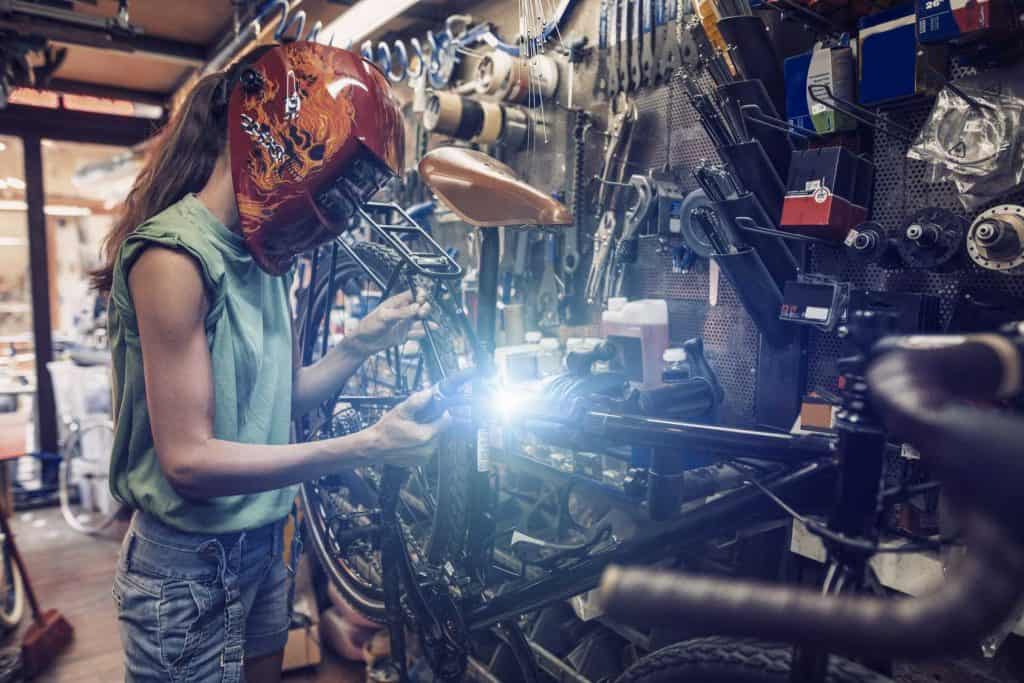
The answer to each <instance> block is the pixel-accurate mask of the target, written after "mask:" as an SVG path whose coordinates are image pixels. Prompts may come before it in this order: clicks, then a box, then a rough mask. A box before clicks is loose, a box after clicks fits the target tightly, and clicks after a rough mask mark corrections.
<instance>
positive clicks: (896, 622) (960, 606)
mask: <svg viewBox="0 0 1024 683" xmlns="http://www.w3.org/2000/svg"><path fill="white" fill-rule="evenodd" d="M1022 331H1024V330H1022V329H1021V327H1020V326H1017V325H1014V326H1011V327H1010V328H1008V329H1006V330H1004V331H1003V333H1002V334H1001V335H997V334H974V335H966V336H960V335H957V336H952V335H951V336H941V335H930V336H927V337H920V336H918V337H891V338H886V339H883V340H882V341H881V342H879V343H878V344H877V345H875V346H874V347H873V348H872V349H871V352H870V355H871V357H870V361H871V363H870V366H867V363H866V362H862V363H861V364H860V365H861V366H862V367H864V366H867V367H866V372H865V373H864V374H863V375H862V376H861V377H860V378H859V381H860V383H861V387H860V388H861V391H858V390H857V388H853V391H854V392H856V393H858V394H859V395H860V396H861V397H862V398H866V396H865V391H863V390H864V389H866V388H867V387H868V386H870V388H871V396H870V398H871V402H872V404H873V406H874V408H873V409H872V408H870V407H869V408H867V410H865V411H864V412H863V414H864V415H869V416H874V415H877V417H884V418H885V423H886V426H888V427H890V428H892V429H893V430H894V431H895V432H896V433H898V434H900V435H901V436H903V437H904V438H906V439H907V440H908V441H909V442H910V443H912V444H914V445H916V446H918V447H919V448H920V450H921V453H922V455H923V457H925V458H930V459H931V460H932V461H933V463H934V464H935V466H936V468H937V471H938V473H939V475H940V477H941V478H942V480H943V481H944V482H945V483H946V484H947V485H949V491H950V494H951V495H952V496H954V497H955V499H956V501H957V503H959V505H960V506H961V515H962V519H963V527H964V538H963V542H964V543H965V544H966V545H968V548H969V554H967V555H966V556H965V557H964V558H963V559H962V562H961V563H960V566H959V568H958V571H956V572H955V573H954V574H953V575H952V576H951V577H950V578H949V580H948V581H946V582H945V583H944V584H943V586H942V587H941V588H939V589H938V590H936V591H935V592H934V593H932V594H931V595H929V596H926V597H922V598H914V599H909V600H903V601H897V600H891V599H889V600H883V599H880V598H877V597H868V596H863V595H859V596H851V595H842V594H841V593H847V592H848V591H844V590H841V589H842V586H840V585H839V583H838V582H835V583H833V584H831V585H829V584H826V587H825V588H826V590H824V591H822V592H821V593H811V592H809V591H802V590H800V589H797V588H794V587H791V586H786V587H783V586H771V585H755V584H749V583H741V582H728V581H723V580H721V579H714V578H704V577H696V576H690V575H686V574H678V573H670V572H662V573H658V572H651V571H648V570H641V569H622V568H611V569H609V570H608V571H607V573H606V574H605V577H604V580H603V583H602V594H603V597H604V601H605V604H606V605H607V606H608V608H609V610H610V612H611V613H612V614H614V615H616V616H617V617H619V618H622V619H624V620H626V621H627V622H638V621H643V623H650V622H651V621H652V620H653V621H655V622H657V621H659V620H664V619H671V618H678V617H679V616H680V615H684V614H685V615H687V618H688V619H692V620H694V621H695V623H698V624H701V625H702V626H705V627H706V628H708V629H709V630H710V631H712V632H715V633H719V634H729V635H742V636H754V637H760V638H772V639H773V640H781V641H783V642H792V643H797V644H798V647H797V649H796V653H795V655H794V656H793V658H792V660H793V670H794V671H795V672H798V673H799V676H793V677H791V678H790V680H823V679H824V677H825V672H826V669H827V667H829V664H830V662H829V660H830V654H829V653H830V652H844V653H846V654H851V655H854V656H860V657H869V658H872V659H877V658H879V657H928V656H938V655H943V654H946V653H948V652H950V651H956V650H957V649H959V648H962V647H964V646H966V645H972V644H978V643H979V642H980V641H982V640H983V639H984V638H986V637H988V636H990V635H991V634H992V633H993V632H996V631H997V630H998V629H1000V628H1001V627H1003V628H1004V629H1006V628H1008V625H1007V621H1008V620H1010V619H1014V620H1015V617H1016V616H1017V615H1016V608H1017V606H1018V605H1019V604H1020V603H1021V599H1022V597H1024V585H1022V584H1021V583H1020V576H1021V575H1022V572H1024V530H1022V528H1021V525H1020V520H1019V515H1018V513H1019V496H1018V495H1017V491H1019V485H1020V483H1021V482H1022V481H1024V464H1022V462H1021V458H1020V444H1021V443H1022V441H1021V438H1022V437H1024V421H1022V420H1021V419H1020V418H1019V417H1018V416H1015V415H1013V414H1012V413H1006V412H1001V411H998V410H993V409H991V408H988V409H986V408H982V407H979V406H977V405H972V404H969V403H967V401H991V400H994V399H1009V398H1013V397H1014V396H1016V395H1018V394H1020V393H1021V390H1022V388H1024V373H1022V369H1021V368H1022V367H1024V337H1022V335H1021V333H1022ZM867 360H869V359H867V358H865V359H862V361H867ZM866 427H867V429H869V430H870V431H872V432H874V435H873V436H875V435H877V434H879V433H883V432H881V427H882V425H881V423H879V422H876V421H875V420H874V419H871V421H870V422H869V424H868V425H866ZM868 452H870V451H868ZM967 453H970V457H966V454H967ZM844 469H845V470H848V471H850V472H853V471H854V466H853V464H852V463H847V464H846V466H845V467H844ZM863 483H864V484H865V486H869V485H870V482H868V481H866V480H865V481H864V482H863ZM875 489H876V493H877V479H875ZM865 492H867V491H866V490H865ZM867 500H870V501H871V502H870V503H868V504H866V505H862V511H864V512H868V513H870V512H872V504H873V502H874V501H875V500H877V498H869V499H867ZM778 503H779V504H780V505H785V503H783V502H782V501H781V500H780V501H778ZM791 514H793V515H794V516H797V517H799V514H798V513H796V512H795V511H791ZM858 526H859V527H860V528H859V529H855V528H848V529H847V530H846V532H845V533H844V532H838V533H837V527H838V525H837V524H836V523H835V520H830V523H829V525H828V527H826V528H821V529H819V532H821V533H822V535H823V536H824V538H825V539H826V544H827V545H828V546H829V549H830V554H831V555H832V556H833V557H834V558H837V556H838V557H841V555H840V553H841V552H844V550H845V552H846V553H849V552H851V550H850V549H851V546H854V547H855V543H854V541H855V540H856V539H854V538H853V537H852V536H849V535H846V534H847V533H850V532H852V531H855V530H857V531H859V532H860V533H859V537H860V539H864V540H861V541H860V542H861V543H862V544H865V547H860V548H859V549H856V552H857V554H858V556H859V557H858V559H857V560H855V561H850V560H849V559H847V560H845V561H844V560H841V559H840V560H838V561H839V562H840V565H839V566H846V567H847V568H849V567H851V566H853V567H856V568H858V569H859V570H860V571H861V572H864V573H865V574H866V572H865V567H866V559H867V557H868V556H869V555H870V554H871V553H872V552H878V551H886V550H889V551H894V550H895V551H900V550H902V549H903V548H904V547H907V546H900V547H890V548H882V547H880V546H879V545H878V544H877V537H876V538H875V539H872V538H871V537H870V536H867V535H866V533H865V531H870V528H871V526H872V525H871V524H865V523H863V522H862V523H861V524H860V525H858ZM872 543H873V544H874V545H871V544H872ZM908 549H910V548H909V547H908ZM856 578H857V579H859V580H855V581H854V585H853V588H854V589H855V591H856V589H857V588H858V587H860V588H863V587H864V584H865V582H864V579H865V578H866V576H865V575H862V576H861V577H856ZM1004 632H1005V630H1004ZM690 649H692V644H690V645H688V644H685V643H684V644H682V645H681V646H673V648H669V649H667V650H666V651H663V652H661V653H658V654H656V655H655V656H654V659H655V660H661V665H660V666H658V667H651V666H650V663H646V664H642V665H640V666H638V669H637V670H636V671H634V672H632V674H630V672H627V674H628V675H627V676H625V677H624V679H623V680H625V681H645V682H646V683H651V682H653V681H659V680H677V679H669V678H664V677H661V675H660V674H659V673H658V671H657V670H660V671H666V670H671V671H672V672H673V675H678V674H679V673H680V669H679V668H678V667H673V666H671V664H666V661H665V660H673V661H674V660H678V661H679V662H680V663H682V662H684V661H686V656H685V655H686V651H687V650H690ZM833 659H834V658H833ZM703 667H704V670H705V672H711V671H717V672H718V673H719V674H722V673H724V672H728V671H731V672H732V673H736V672H737V671H740V670H741V668H740V667H739V666H736V665H735V663H733V664H732V665H730V664H729V663H728V661H727V659H725V658H723V657H718V659H717V661H713V662H712V661H710V660H709V659H705V661H704V662H703ZM765 680H768V678H767V677H765Z"/></svg>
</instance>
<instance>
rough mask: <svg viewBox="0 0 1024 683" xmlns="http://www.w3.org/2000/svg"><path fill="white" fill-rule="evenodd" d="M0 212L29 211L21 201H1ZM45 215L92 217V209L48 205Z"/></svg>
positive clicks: (44, 209)
mask: <svg viewBox="0 0 1024 683" xmlns="http://www.w3.org/2000/svg"><path fill="white" fill-rule="evenodd" d="M0 211H28V204H26V203H25V202H23V201H21V200H20V199H0ZM43 213H45V214H46V215H47V216H62V217H74V216H91V215H92V209H90V208H89V207H87V206H72V205H69V204H47V205H46V206H44V207H43Z"/></svg>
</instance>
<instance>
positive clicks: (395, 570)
mask: <svg viewBox="0 0 1024 683" xmlns="http://www.w3.org/2000/svg"><path fill="white" fill-rule="evenodd" d="M371 209H372V210H379V211H385V210H386V211H392V210H398V211H399V212H400V213H401V215H402V217H403V218H404V219H405V220H406V221H408V223H409V224H408V225H406V224H403V225H397V224H396V225H393V224H389V223H384V224H381V223H378V222H377V221H375V220H374V219H373V217H372V216H371V215H370V213H369V212H366V211H364V212H363V217H364V218H365V219H366V220H367V221H368V222H369V223H370V225H371V227H372V228H373V229H374V231H375V233H376V234H378V235H379V236H380V237H381V238H382V239H383V240H384V241H385V242H386V243H388V244H389V245H390V246H392V247H393V248H395V249H396V251H398V253H399V255H400V257H401V258H402V263H401V264H400V266H399V267H398V268H396V269H395V272H394V273H392V274H391V276H390V278H389V280H387V281H385V280H384V279H383V278H382V277H381V276H380V275H378V274H376V273H374V272H373V270H372V269H371V268H370V267H369V266H368V265H367V264H366V263H365V262H363V261H362V260H361V259H360V258H359V257H358V255H357V254H356V253H355V252H354V251H353V250H352V249H351V247H350V246H349V245H348V244H347V243H346V242H345V241H344V240H343V239H339V240H338V241H337V243H336V244H337V245H340V246H341V247H342V248H344V249H345V250H346V251H348V253H349V255H350V256H351V257H352V258H353V260H354V261H355V262H356V263H357V264H358V265H359V266H360V267H361V268H362V270H364V271H365V272H366V273H367V274H368V275H369V276H370V277H371V278H372V279H373V280H374V281H375V282H376V284H377V285H378V286H379V287H380V288H381V290H382V296H383V297H385V298H386V297H387V296H388V295H389V294H390V292H391V291H393V289H394V288H395V286H396V285H397V284H398V283H399V282H403V283H404V284H406V285H407V286H409V287H410V288H414V281H413V277H414V275H420V276H424V277H427V278H430V279H431V280H433V281H434V282H435V284H436V285H440V283H441V282H443V281H455V280H457V278H458V277H459V276H461V269H458V271H457V273H456V270H454V269H452V268H450V265H449V264H447V262H446V261H444V259H441V260H440V261H437V263H438V264H439V265H438V266H437V269H436V270H435V269H432V267H430V264H427V267H425V266H424V263H422V262H419V261H417V259H422V258H423V257H425V256H429V258H430V259H440V258H441V257H440V256H438V254H444V251H443V249H441V247H440V245H438V244H437V243H436V242H435V241H434V240H433V238H432V237H430V236H429V234H427V233H426V232H425V231H424V230H423V229H422V228H420V227H419V226H418V225H416V224H415V221H413V220H412V219H411V218H409V216H408V214H406V213H405V212H404V211H402V210H401V209H400V208H399V207H397V206H395V205H376V206H374V207H371ZM410 233H416V234H419V235H421V236H425V237H426V239H427V240H428V243H429V244H430V245H432V249H434V252H433V253H432V254H429V255H425V254H422V253H417V252H413V251H412V250H411V249H409V248H408V247H407V246H406V245H405V243H404V242H403V241H402V239H400V238H401V236H402V235H406V234H410ZM497 246H498V245H497V234H496V233H495V232H494V231H493V230H485V231H484V234H483V239H482V243H481V263H480V276H481V281H480V290H479V291H480V295H479V299H478V316H477V322H478V325H477V334H474V330H473V329H472V326H470V325H468V323H467V322H466V319H465V316H464V315H463V314H462V310H461V306H460V307H459V308H460V310H458V311H456V312H455V313H456V315H455V316H454V317H455V318H456V319H457V320H459V321H460V324H462V325H463V327H464V330H463V332H464V333H465V334H466V335H467V338H468V339H469V340H470V347H471V352H472V354H473V356H474V360H475V362H476V364H477V365H478V366H482V367H490V365H491V355H492V353H493V349H494V322H495V315H496V305H497V301H496V288H497V282H496V275H497V256H498V252H497ZM336 249H337V246H335V247H334V250H335V253H334V254H333V255H332V281H331V283H330V287H331V290H330V291H332V292H333V291H334V286H335V285H334V282H333V262H334V261H335V258H336ZM444 257H445V258H446V259H447V260H448V261H451V259H450V257H448V256H447V254H444ZM317 260H318V253H317V254H316V255H314V259H313V270H314V272H313V274H312V277H311V283H315V282H316V273H315V270H316V268H317ZM451 262H452V263H454V261H451ZM431 263H434V261H431ZM455 268H458V266H457V264H455ZM312 300H313V296H309V306H310V307H312ZM331 300H333V297H331V298H329V299H328V301H331ZM311 317H312V316H311V315H310V316H309V318H307V320H309V319H310V318H311ZM310 324H311V325H312V324H313V323H312V322H311V323H310ZM314 329H315V328H314ZM424 329H425V332H426V343H427V346H428V347H429V348H430V350H431V352H432V353H434V354H435V359H436V357H437V356H436V354H437V351H436V348H435V346H434V340H433V337H432V335H431V333H430V328H429V326H428V325H426V323H424ZM309 332H311V330H307V333H309ZM324 348H326V337H325V338H324ZM305 360H306V362H308V360H309V358H308V355H307V356H306V357H305ZM398 362H399V363H400V362H401V359H400V358H399V359H398ZM438 365H439V366H440V362H438ZM847 374H849V375H850V376H851V378H852V379H853V380H857V381H861V380H862V378H861V377H859V376H858V375H857V373H856V372H855V371H854V370H849V371H848V372H847ZM858 386H859V385H858ZM396 388H398V389H401V387H396ZM403 398H404V396H393V397H373V396H365V395H351V396H349V395H338V396H337V397H336V401H335V402H336V403H337V402H344V403H349V404H351V405H353V406H366V405H379V406H381V407H391V406H393V405H394V404H396V403H397V402H399V401H400V400H402V399H403ZM475 412H476V411H475ZM480 417H481V416H480V415H479V413H478V412H476V414H474V418H480ZM583 423H584V429H587V428H589V429H590V433H591V434H592V435H595V436H600V437H602V438H608V437H612V436H616V437H618V438H619V439H620V440H625V441H626V442H634V443H645V439H646V440H647V441H646V443H649V444H650V445H654V446H665V445H673V446H679V445H697V446H700V447H701V448H704V449H708V450H710V451H713V452H715V453H716V454H717V455H719V456H720V457H722V459H723V460H724V459H728V458H730V457H750V456H751V454H752V452H755V451H756V453H757V457H764V458H765V459H774V460H776V461H779V462H785V463H788V464H791V465H793V469H791V470H789V471H788V472H786V473H783V474H781V475H778V476H777V477H775V478H773V479H772V480H770V481H769V482H768V483H767V484H766V485H767V486H768V487H770V488H771V489H772V490H774V492H775V493H776V494H777V495H780V496H787V495H800V494H801V493H803V492H806V491H807V490H817V491H821V490H827V489H831V488H832V486H833V485H835V484H836V483H837V482H838V485H839V486H838V503H837V505H836V506H835V510H834V511H833V514H832V516H831V518H830V526H833V525H835V526H836V527H837V528H838V529H840V530H842V532H843V533H850V534H858V533H864V532H865V531H870V524H871V523H872V521H870V520H871V513H872V512H873V510H874V507H873V505H874V502H875V500H876V498H877V488H878V476H877V474H878V472H877V471H876V468H880V466H881V465H880V464H881V458H882V451H883V450H884V445H885V444H884V433H882V432H880V431H879V430H878V429H877V428H876V427H875V426H874V425H873V424H864V423H862V422H859V421H858V420H857V419H852V420H851V419H847V420H845V421H844V420H842V419H841V421H840V423H841V430H840V437H839V448H838V458H837V457H835V455H836V453H835V452H834V445H835V444H834V442H833V441H831V440H829V439H820V438H810V439H808V438H801V437H794V436H792V435H786V434H780V433H775V432H763V431H757V430H740V429H730V428H723V427H716V426H709V425H701V424H694V423H685V422H678V421H671V420H651V419H649V418H641V417H634V416H622V415H612V414H609V413H600V412H592V413H589V414H588V415H587V416H586V418H585V419H584V421H583ZM864 449H866V450H868V451H869V452H870V453H872V455H871V456H870V457H869V458H868V460H869V461H870V462H868V463H866V464H867V467H866V468H865V462H864V461H863V458H860V459H858V458H855V457H853V454H854V453H855V452H857V453H858V455H859V453H860V452H861V451H862V450H864ZM405 476H406V473H405V472H403V471H402V470H401V469H399V468H394V467H388V468H385V475H384V479H383V482H382V494H381V501H380V502H381V515H380V517H381V525H380V530H379V534H380V536H379V539H380V546H379V547H380V550H381V555H382V565H383V568H384V575H383V577H382V582H383V593H384V603H385V611H386V613H387V621H388V626H389V628H390V632H391V639H392V643H391V644H392V659H393V661H394V662H395V663H396V665H397V667H398V669H399V671H398V673H399V676H400V677H401V679H402V680H406V675H407V672H406V671H405V658H404V652H405V642H404V627H405V625H406V616H407V615H406V610H408V611H409V612H411V614H412V616H413V620H412V621H413V623H414V625H416V626H418V627H419V628H420V635H421V638H423V639H424V640H425V641H428V642H426V643H424V650H425V651H430V650H431V648H434V650H435V652H434V653H433V654H434V657H433V658H432V661H431V663H432V664H434V665H437V666H440V667H441V668H443V669H444V670H445V671H447V676H448V677H450V678H451V679H454V678H457V677H459V676H461V674H462V672H463V671H464V670H465V666H466V659H467V657H468V651H467V649H466V643H467V642H468V634H469V633H470V632H472V631H479V630H482V629H488V628H492V627H495V626H497V625H500V624H505V625H508V624H509V620H510V619H511V618H513V617H515V616H518V615H521V614H523V613H526V612H530V611H533V610H536V609H539V608H541V607H543V606H545V605H548V604H552V603H555V602H558V601H561V600H565V599H567V598H569V597H572V596H574V595H578V594H580V593H583V592H586V591H588V590H590V589H592V588H594V587H596V586H597V585H598V581H599V579H600V576H601V573H602V572H603V571H604V569H605V568H607V567H608V566H609V565H611V564H613V563H628V564H636V563H642V562H647V561H653V560H657V559H659V558H663V557H665V549H666V548H668V547H671V548H673V552H675V553H677V554H685V552H686V551H687V550H690V551H693V550H697V549H698V546H699V544H701V543H703V542H706V541H709V540H711V539H712V538H715V537H721V536H727V535H730V534H733V533H735V532H737V531H739V530H740V529H742V528H743V527H744V526H746V525H748V524H749V523H751V522H753V521H756V520H758V519H764V518H765V516H766V515H771V514H773V513H776V514H777V513H778V507H777V504H776V503H775V502H774V501H773V500H772V499H771V498H769V497H768V496H766V495H765V494H764V492H763V491H761V490H759V489H757V488H755V487H753V486H745V487H742V488H739V489H735V490H733V491H729V492H726V493H723V494H720V495H716V496H712V497H711V498H710V499H708V500H707V501H705V502H704V503H702V504H699V505H696V506H694V507H692V508H691V509H689V510H688V511H687V512H686V513H685V514H683V515H681V516H678V517H676V518H675V519H672V520H669V521H667V522H664V523H659V524H658V525H657V526H656V527H655V528H654V529H653V530H651V531H648V532H646V533H643V534H640V535H639V536H637V537H636V538H633V539H631V540H628V541H625V542H621V543H616V544H615V545H614V547H612V548H611V549H609V550H606V551H602V552H597V553H594V554H592V555H586V556H584V557H582V558H581V559H580V560H578V561H576V562H575V563H573V564H570V565H568V566H565V567H561V568H560V569H559V570H558V571H557V572H552V573H550V575H548V576H545V577H540V578H536V579H526V580H524V581H520V582H519V583H517V584H513V585H512V586H511V587H508V586H506V590H505V591H504V592H502V593H501V594H500V595H497V596H495V597H492V598H490V599H487V600H483V599H481V596H476V597H469V598H466V597H462V596H460V597H458V598H456V597H454V594H453V592H452V590H451V588H450V586H449V588H448V589H447V590H444V589H442V590H439V589H438V586H439V585H442V586H443V585H447V584H448V583H450V579H449V578H447V577H442V576H439V575H429V573H428V574H427V575H426V578H425V579H424V576H423V574H422V573H421V574H419V575H418V574H417V572H416V571H414V569H413V565H412V561H411V558H410V556H409V552H408V549H407V547H406V545H405V543H404V538H403V535H402V531H401V528H400V524H399V523H398V520H397V517H396V514H395V505H396V504H397V500H398V495H397V491H398V489H399V488H400V487H401V485H402V482H403V481H404V478H405ZM872 490H874V492H875V494H876V495H875V496H870V495H867V498H866V499H867V500H869V501H870V503H867V502H865V495H866V494H870V492H871V491H872ZM490 501H491V483H490V480H489V478H488V476H487V472H486V471H483V472H478V476H477V477H476V478H475V480H474V483H473V492H472V493H471V509H472V510H473V514H472V515H471V526H470V530H469V543H468V552H467V556H468V558H469V569H470V571H471V573H475V574H477V575H480V574H481V572H483V573H484V574H486V573H487V572H489V571H490V570H491V569H492V566H491V559H492V558H491V548H490V547H489V544H490V543H492V542H493V520H492V519H491V516H490V513H489V508H490ZM840 561H841V562H842V563H845V564H848V565H849V566H850V567H851V569H852V571H853V573H854V574H855V575H856V576H858V577H863V574H864V567H865V562H866V559H865V558H863V557H855V556H847V557H840ZM858 582H859V579H858ZM403 594H404V596H405V598H406V599H405V601H403V600H402V596H403ZM438 614H440V615H441V616H438ZM437 649H440V650H443V652H441V653H438V652H436V650H437ZM796 655H797V656H796V658H795V660H794V661H795V664H794V672H796V673H795V674H794V675H795V680H796V679H800V680H820V679H821V678H822V675H823V673H824V668H823V665H824V663H827V653H822V652H817V651H806V652H804V651H801V650H799V649H798V651H797V653H796ZM453 659H457V660H459V663H458V664H457V665H453V663H452V660H453ZM437 666H435V668H437Z"/></svg>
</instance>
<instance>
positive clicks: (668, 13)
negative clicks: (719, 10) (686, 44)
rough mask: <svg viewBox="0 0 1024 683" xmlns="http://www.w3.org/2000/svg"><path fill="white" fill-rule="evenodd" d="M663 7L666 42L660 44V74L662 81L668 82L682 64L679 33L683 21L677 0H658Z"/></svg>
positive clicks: (658, 62) (658, 60)
mask: <svg viewBox="0 0 1024 683" xmlns="http://www.w3.org/2000/svg"><path fill="white" fill-rule="evenodd" d="M656 2H658V4H659V5H661V8H662V10H661V11H662V12H663V15H662V16H663V22H664V27H665V29H664V35H665V38H664V40H661V41H659V42H658V59H657V60H656V61H657V64H658V73H659V75H660V77H661V79H662V80H664V81H667V80H668V79H670V78H671V77H672V72H673V71H675V70H676V69H677V68H678V67H679V66H680V64H681V63H682V61H681V55H680V52H679V46H680V43H679V31H680V30H681V29H682V26H680V24H681V22H682V21H683V19H682V17H680V16H679V3H678V2H677V1H676V0H656Z"/></svg>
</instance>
